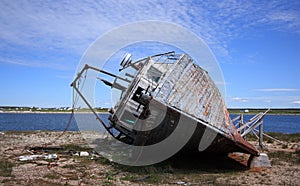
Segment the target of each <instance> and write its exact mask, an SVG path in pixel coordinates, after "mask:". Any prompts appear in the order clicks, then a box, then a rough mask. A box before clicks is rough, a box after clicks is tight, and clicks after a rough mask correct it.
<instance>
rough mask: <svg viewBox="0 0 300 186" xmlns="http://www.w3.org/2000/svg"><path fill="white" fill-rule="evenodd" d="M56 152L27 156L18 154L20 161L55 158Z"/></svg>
mask: <svg viewBox="0 0 300 186" xmlns="http://www.w3.org/2000/svg"><path fill="white" fill-rule="evenodd" d="M57 157H58V156H57V154H48V155H29V156H20V157H19V160H20V161H30V160H36V159H46V160H47V159H48V160H49V159H57Z"/></svg>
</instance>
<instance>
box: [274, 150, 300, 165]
mask: <svg viewBox="0 0 300 186" xmlns="http://www.w3.org/2000/svg"><path fill="white" fill-rule="evenodd" d="M268 155H269V157H270V158H271V159H272V164H274V165H276V164H280V162H288V163H292V164H298V165H299V164H300V151H299V150H298V151H296V152H294V153H291V152H284V151H276V152H269V153H268Z"/></svg>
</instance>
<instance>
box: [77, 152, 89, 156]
mask: <svg viewBox="0 0 300 186" xmlns="http://www.w3.org/2000/svg"><path fill="white" fill-rule="evenodd" d="M89 155H90V154H89V153H88V152H86V151H81V152H79V156H89Z"/></svg>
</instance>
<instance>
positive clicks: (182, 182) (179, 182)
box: [174, 181, 188, 186]
mask: <svg viewBox="0 0 300 186" xmlns="http://www.w3.org/2000/svg"><path fill="white" fill-rule="evenodd" d="M174 184H177V185H184V186H186V185H188V184H187V183H186V182H184V181H178V182H174Z"/></svg>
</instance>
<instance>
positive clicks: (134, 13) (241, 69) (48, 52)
mask: <svg viewBox="0 0 300 186" xmlns="http://www.w3.org/2000/svg"><path fill="white" fill-rule="evenodd" d="M0 7H1V11H0V85H1V93H0V105H17V106H41V107H57V106H70V105H71V88H70V86H69V84H70V82H71V81H72V79H73V76H74V73H75V71H76V68H77V65H78V64H79V61H80V59H81V56H82V55H83V53H84V51H85V50H86V49H87V48H88V47H89V45H90V44H91V43H92V42H93V41H94V40H96V39H97V38H98V37H99V36H101V35H102V34H104V33H106V32H108V31H109V30H111V29H113V28H115V27H118V26H120V25H123V24H127V23H131V22H135V21H143V20H160V21H169V22H173V23H176V24H178V25H181V26H183V27H185V28H188V29H189V30H191V31H192V32H194V33H195V34H197V35H198V36H199V37H201V38H202V39H203V40H204V41H205V42H206V43H207V44H208V46H209V47H210V48H211V50H212V52H213V53H214V55H215V56H216V59H217V60H218V62H219V64H220V67H221V69H222V71H223V75H224V79H225V82H226V90H227V93H226V97H225V100H226V103H227V106H228V107H260V108H266V107H272V108H282V107H283V108H291V107H295V108H300V83H299V69H300V68H299V67H300V61H299V60H300V1H294V0H291V1H231V0H228V1H213V2H202V1H153V0H152V1H130V0H129V1H103V2H101V1H10V0H1V1H0ZM108 102H109V100H105V99H102V100H100V101H99V103H98V104H99V105H100V106H105V105H107V104H108Z"/></svg>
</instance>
